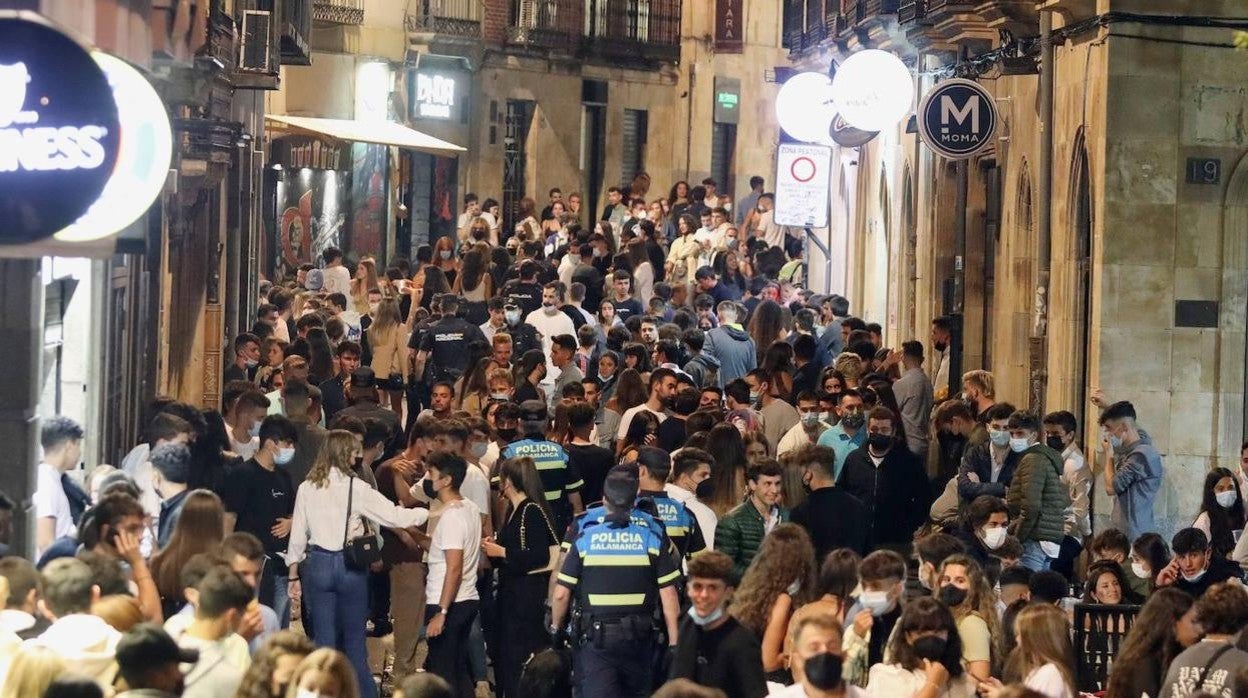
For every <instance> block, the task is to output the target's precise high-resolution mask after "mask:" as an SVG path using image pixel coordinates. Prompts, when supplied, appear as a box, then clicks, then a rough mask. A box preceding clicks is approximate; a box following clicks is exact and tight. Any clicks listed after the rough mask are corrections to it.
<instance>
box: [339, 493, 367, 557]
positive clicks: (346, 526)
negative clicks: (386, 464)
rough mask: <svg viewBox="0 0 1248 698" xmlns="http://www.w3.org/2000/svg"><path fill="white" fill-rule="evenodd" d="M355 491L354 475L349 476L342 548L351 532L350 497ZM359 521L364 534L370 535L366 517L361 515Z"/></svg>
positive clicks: (344, 548)
mask: <svg viewBox="0 0 1248 698" xmlns="http://www.w3.org/2000/svg"><path fill="white" fill-rule="evenodd" d="M354 492H355V476H354V475H351V476H350V483H349V484H348V485H347V520H346V521H344V522H343V523H342V549H343V550H346V549H347V540H348V534H350V532H351V497H352V494H353V493H354ZM360 522H361V523H362V524H363V525H364V535H365V536H368V535H371V531H369V527H368V519H367V518H365V517H363V516H361V517H360Z"/></svg>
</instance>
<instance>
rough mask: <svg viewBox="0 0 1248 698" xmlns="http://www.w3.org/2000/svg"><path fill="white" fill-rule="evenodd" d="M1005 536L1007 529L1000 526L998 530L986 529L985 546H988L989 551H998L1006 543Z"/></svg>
mask: <svg viewBox="0 0 1248 698" xmlns="http://www.w3.org/2000/svg"><path fill="white" fill-rule="evenodd" d="M1005 535H1006V534H1005V529H1004V528H1001V527H999V526H998V527H996V528H985V529H984V545H986V546H988V549H989V550H996V549H997V548H1000V547H1001V544H1002V543H1004V542H1005Z"/></svg>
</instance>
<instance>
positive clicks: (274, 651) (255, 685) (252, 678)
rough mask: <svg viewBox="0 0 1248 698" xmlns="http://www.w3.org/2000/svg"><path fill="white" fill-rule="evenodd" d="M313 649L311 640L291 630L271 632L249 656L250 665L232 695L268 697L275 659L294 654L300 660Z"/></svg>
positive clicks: (242, 697)
mask: <svg viewBox="0 0 1248 698" xmlns="http://www.w3.org/2000/svg"><path fill="white" fill-rule="evenodd" d="M315 649H316V645H314V644H312V641H311V640H309V639H308V638H307V637H305V636H303V635H300V634H299V633H296V632H294V631H292V630H281V631H279V632H276V633H273V634H272V635H270V636H269V638H268V639H267V640H265V641H264V644H262V645H261V646H260V649H259V650H257V651H256V654H255V655H254V656H253V657H252V658H251V666H250V667H248V669H247V673H246V674H243V682H242V683H241V684H239V686H238V693H235V694H234V697H235V698H270V697H271V696H272V695H273V689H272V687H271V684H272V681H273V679H272V678H271V677H272V676H273V671H274V670H275V669H276V667H277V660H279V659H281V658H282V657H287V656H291V655H294V656H296V657H298V658H299V659H300V661H302V660H303V658H304V657H307V656H308V655H309V654H312V651H313V650H315Z"/></svg>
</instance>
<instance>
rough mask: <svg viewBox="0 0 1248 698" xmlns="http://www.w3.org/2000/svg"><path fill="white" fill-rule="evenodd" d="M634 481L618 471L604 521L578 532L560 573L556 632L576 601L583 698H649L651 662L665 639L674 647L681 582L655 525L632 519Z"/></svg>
mask: <svg viewBox="0 0 1248 698" xmlns="http://www.w3.org/2000/svg"><path fill="white" fill-rule="evenodd" d="M637 484H638V483H637V477H636V475H635V474H634V473H633V472H632V471H631V469H629V468H627V467H617V468H613V469H612V470H611V472H610V473H609V474H608V475H607V479H606V482H605V483H604V484H603V499H604V502H605V504H606V508H607V516H606V519H605V520H604V521H602V522H601V523H598V522H590V523H588V524H586V525H585V526H584V527H583V528H582V529H581V531H580V534H579V535H578V536H577V538H576V540H575V541H573V543H572V546H571V549H570V550H569V551H568V555H567V556H566V558H565V560H564V562H563V566H562V568H561V569H560V571H559V575H558V578H557V582H556V586H555V590H554V593H553V595H552V598H551V628H550V630H551V633H552V634H557V633H558V630H559V629H560V628H561V627H562V626H563V621H564V619H565V618H566V617H567V613H568V608H569V605H570V603H571V601H572V599H573V598H575V599H576V601H577V603H578V606H579V608H580V609H581V615H580V617H579V618H578V620H577V623H576V627H575V628H574V632H575V637H574V639H575V642H574V645H573V646H574V648H575V661H576V665H575V670H574V671H575V675H576V682H577V685H578V687H579V689H580V695H581V696H582V698H619V697H623V696H648V695H650V694H651V692H652V690H653V688H654V678H655V675H654V663H653V658H654V654H655V651H656V649H657V647H658V643H659V640H660V637H662V635H661V634H660V632H659V629H658V628H656V627H655V623H654V612H655V609H656V607H659V606H661V607H662V609H663V629H664V630H665V634H666V639H667V645H668V648H669V650H670V648H671V647H674V646H675V643H676V626H677V620H678V616H679V614H680V602H679V600H678V599H677V596H676V587H675V583H676V580H677V578H679V577H680V570H678V569H677V568H676V566H675V564H674V563H673V561H672V558H671V556H670V555H664V554H663V552H662V546H663V541H662V540H661V539H660V538H659V536H658V535H657V534H656V533H655V531H654V529H652V528H651V527H650V526H648V525H646V524H644V523H640V522H637V521H634V520H633V517H632V516H631V513H632V511H633V506H634V504H635V502H636V498H637Z"/></svg>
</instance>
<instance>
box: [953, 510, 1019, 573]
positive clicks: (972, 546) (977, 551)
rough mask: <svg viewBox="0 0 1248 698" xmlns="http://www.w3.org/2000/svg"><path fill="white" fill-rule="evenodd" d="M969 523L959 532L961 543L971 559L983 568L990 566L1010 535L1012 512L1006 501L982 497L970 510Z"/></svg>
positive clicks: (967, 515) (958, 536)
mask: <svg viewBox="0 0 1248 698" xmlns="http://www.w3.org/2000/svg"><path fill="white" fill-rule="evenodd" d="M965 518H966V521H965V523H963V524H962V526H961V527H960V528H959V529H958V531H957V538H958V540H960V541H962V545H963V546H964V547H965V548H966V552H967V554H968V555H970V556H971V557H973V558H974V559H975V561H976V562H978V563H979V564H981V565H987V564H988V561H989V558H991V557H992V556H993V555H994V554H995V553H996V551H997V550H998V549H1000V548H1001V545H1002V544H1003V543H1005V539H1006V537H1007V536H1008V535H1009V532H1008V531H1007V530H1006V529H1007V528H1008V527H1009V524H1010V509H1009V506H1007V505H1006V503H1005V500H1004V499H1001V498H1000V497H993V496H991V495H986V494H985V495H981V496H979V497H976V498H975V501H973V502H971V506H970V507H968V508H967V510H966V517H965Z"/></svg>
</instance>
